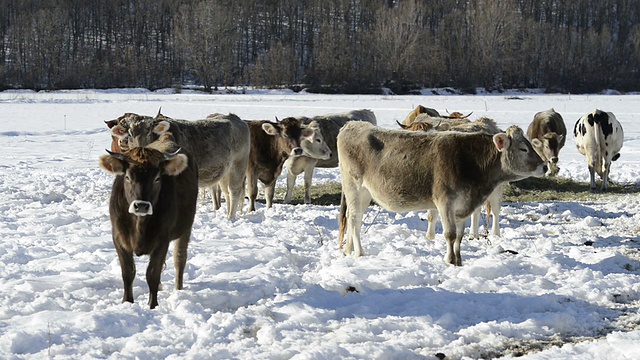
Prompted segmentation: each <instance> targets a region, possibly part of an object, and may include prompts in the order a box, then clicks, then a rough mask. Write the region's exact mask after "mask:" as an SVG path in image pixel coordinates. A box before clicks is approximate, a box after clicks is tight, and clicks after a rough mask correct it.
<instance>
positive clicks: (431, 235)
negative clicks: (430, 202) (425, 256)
mask: <svg viewBox="0 0 640 360" xmlns="http://www.w3.org/2000/svg"><path fill="white" fill-rule="evenodd" d="M436 221H438V210H435V209H430V210H427V239H429V240H433V239H435V238H436Z"/></svg>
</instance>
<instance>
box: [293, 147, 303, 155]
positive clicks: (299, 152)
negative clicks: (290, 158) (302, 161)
mask: <svg viewBox="0 0 640 360" xmlns="http://www.w3.org/2000/svg"><path fill="white" fill-rule="evenodd" d="M291 153H292V154H293V155H294V156H300V155H302V148H299V147H298V148H295V149H293V150H292V151H291Z"/></svg>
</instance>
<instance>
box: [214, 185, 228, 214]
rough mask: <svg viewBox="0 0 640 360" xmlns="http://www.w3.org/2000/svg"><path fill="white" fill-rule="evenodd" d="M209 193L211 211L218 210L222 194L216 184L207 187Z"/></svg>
mask: <svg viewBox="0 0 640 360" xmlns="http://www.w3.org/2000/svg"><path fill="white" fill-rule="evenodd" d="M209 191H211V199H212V201H213V209H214V210H218V209H220V207H221V206H222V192H221V189H220V186H218V184H213V185H211V186H210V187H209ZM227 198H228V197H227Z"/></svg>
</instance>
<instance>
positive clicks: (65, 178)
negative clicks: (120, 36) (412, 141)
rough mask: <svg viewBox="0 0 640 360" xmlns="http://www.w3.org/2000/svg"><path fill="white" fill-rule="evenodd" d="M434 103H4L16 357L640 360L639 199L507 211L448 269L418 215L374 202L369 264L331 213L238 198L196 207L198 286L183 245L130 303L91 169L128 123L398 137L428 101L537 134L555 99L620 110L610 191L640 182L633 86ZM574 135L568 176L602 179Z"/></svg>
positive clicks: (167, 99)
mask: <svg viewBox="0 0 640 360" xmlns="http://www.w3.org/2000/svg"><path fill="white" fill-rule="evenodd" d="M431 93H432V92H425V94H426V95H424V96H392V95H384V96H365V95H313V94H307V93H299V94H294V93H291V92H287V91H278V92H266V91H255V90H251V89H249V90H247V93H246V94H238V95H236V94H226V95H206V94H199V93H196V92H194V91H191V92H188V91H184V92H183V93H182V94H172V93H171V91H158V92H149V91H145V90H142V89H134V90H123V89H114V90H110V91H97V90H82V91H58V92H33V91H7V92H1V93H0V114H2V118H1V120H0V139H1V140H2V142H3V143H4V146H5V148H4V151H3V153H2V155H0V168H1V169H2V170H1V172H0V198H1V199H2V200H1V201H0V236H1V237H2V240H3V241H2V242H0V335H1V337H0V353H1V354H3V355H2V357H3V358H7V359H41V358H55V359H67V358H74V359H75V358H98V359H137V358H140V359H158V358H168V359H178V358H193V359H195V358H197V359H203V358H209V359H223V358H225V359H226V358H238V359H336V358H344V359H359V358H373V359H436V358H437V356H436V355H437V354H444V355H446V356H447V358H449V359H464V358H494V357H506V358H514V357H519V358H522V359H563V358H571V359H601V358H602V359H603V358H617V359H633V358H638V354H640V326H639V324H640V314H639V313H638V306H639V301H640V276H639V275H640V252H639V249H640V246H639V245H638V242H639V241H640V198H639V197H638V195H637V194H618V195H615V194H595V195H592V196H591V197H590V200H589V201H585V202H565V201H556V202H540V203H505V204H504V206H503V208H502V213H501V223H500V226H501V230H502V237H489V238H486V239H482V240H468V239H465V240H463V245H462V257H463V266H462V267H454V266H451V265H448V264H446V263H444V261H443V256H444V254H445V242H444V238H443V236H442V233H441V232H442V230H441V227H440V225H438V226H437V236H436V240H435V241H429V240H427V239H426V238H425V232H426V227H427V224H426V221H423V220H422V219H423V218H425V214H424V212H411V213H404V214H396V213H391V212H387V211H384V210H381V209H380V208H379V207H376V206H372V207H370V208H369V210H368V212H367V213H366V214H365V218H364V223H365V226H364V227H363V232H364V233H363V246H364V250H365V256H363V257H361V258H354V257H351V256H346V257H345V256H343V255H342V254H341V253H340V251H339V250H338V249H337V246H338V244H337V234H338V226H337V221H336V217H337V214H338V207H337V206H318V205H284V204H281V203H276V204H275V205H274V207H273V208H272V209H265V208H264V204H263V203H259V204H258V210H257V211H256V212H254V213H250V214H243V215H241V216H239V218H238V219H236V220H233V221H230V220H227V219H226V217H225V212H226V210H225V209H224V206H223V208H222V209H220V210H219V211H213V210H212V205H211V202H210V201H206V202H199V203H198V209H197V214H196V219H195V223H194V231H193V238H192V241H191V243H190V246H189V259H188V261H187V268H186V271H185V289H184V290H182V291H176V290H174V289H173V284H174V278H175V271H174V269H173V264H172V259H171V257H170V256H171V254H169V257H168V258H167V264H166V269H165V270H164V271H163V274H162V282H163V285H164V289H163V290H162V291H160V293H159V306H158V308H156V309H154V310H150V309H149V308H148V305H147V299H148V288H147V285H146V281H145V277H144V272H145V269H146V264H147V261H148V259H147V257H141V258H137V259H136V263H137V264H138V268H137V277H136V280H135V282H134V298H135V303H133V304H129V303H121V299H122V294H123V289H122V280H121V277H120V266H119V263H118V260H117V255H116V252H115V250H114V248H113V244H112V241H111V226H110V223H109V215H108V196H109V193H110V189H111V183H112V181H113V177H112V176H111V175H109V174H107V173H105V172H104V171H102V170H101V169H100V168H99V167H98V161H97V160H98V157H99V156H100V155H101V154H103V153H104V150H103V149H105V148H109V145H110V141H111V139H110V136H109V132H108V129H107V128H106V126H105V125H104V123H103V121H104V120H109V119H114V118H116V117H118V116H120V115H122V114H123V113H125V112H136V113H141V114H148V115H155V114H156V113H157V112H158V109H159V108H162V113H163V114H165V115H167V116H170V117H176V118H185V119H196V118H203V117H204V116H206V115H207V114H209V113H214V112H221V113H226V112H233V113H236V114H238V115H239V116H240V117H242V118H246V119H274V117H278V118H283V117H286V116H295V115H307V116H309V115H317V114H324V113H333V112H340V111H346V110H351V109H359V108H369V109H372V110H373V111H374V112H375V114H376V116H377V117H378V122H379V124H380V125H381V126H383V127H387V128H394V127H396V124H395V120H399V121H402V120H403V119H404V117H405V116H406V114H407V113H408V112H409V111H410V110H411V109H413V108H414V107H415V106H416V105H418V104H423V105H425V106H429V107H433V108H436V109H438V110H439V111H442V112H444V111H445V110H448V111H451V112H453V111H460V112H463V113H469V112H472V111H473V115H472V118H475V117H478V116H489V117H492V118H494V119H495V120H496V121H497V123H498V125H499V126H501V127H502V128H506V127H507V126H508V125H512V124H516V125H519V126H521V127H523V128H524V129H526V126H527V125H528V124H529V122H530V121H531V119H532V118H533V114H534V113H535V112H537V111H540V110H544V109H548V108H550V107H554V108H555V109H556V110H557V111H558V112H560V113H561V114H562V115H563V117H564V119H565V122H566V124H567V128H568V129H569V131H570V132H571V130H572V129H573V124H574V123H575V121H576V120H577V119H578V118H579V117H580V116H581V115H582V114H585V113H587V112H590V111H592V110H593V109H594V108H596V107H597V108H601V109H604V110H607V111H612V112H613V113H615V114H616V116H617V117H618V120H619V121H620V122H621V124H622V126H623V127H624V131H625V142H624V146H623V148H622V156H621V157H620V159H619V160H618V161H617V162H615V163H614V165H613V167H612V171H611V178H612V180H613V181H614V182H616V183H626V184H636V185H637V184H638V183H640V174H639V171H640V166H639V165H640V125H639V124H640V122H639V121H638V120H639V119H638V117H639V116H640V115H638V114H640V96H638V95H558V94H540V93H537V92H523V93H507V94H500V95H496V94H487V93H479V94H478V95H429V94H431ZM440 93H446V92H444V91H443V92H440ZM569 137H570V138H571V139H569V140H568V141H567V145H566V146H565V148H564V149H563V150H562V152H561V154H560V163H559V166H560V168H561V170H560V173H559V176H561V177H567V178H572V179H575V180H578V181H588V171H587V168H586V163H585V160H584V158H583V157H582V156H581V155H580V154H578V152H577V150H576V148H575V146H574V144H573V140H572V138H573V136H572V135H569ZM339 178H340V174H339V171H338V169H318V170H317V171H316V176H315V177H314V181H315V182H324V181H339ZM298 183H299V184H301V183H302V181H301V180H299V181H298ZM278 186H280V187H284V186H285V179H284V177H281V178H280V179H279V183H278ZM245 209H246V202H245ZM364 229H366V231H365V230H364ZM521 355H523V356H521Z"/></svg>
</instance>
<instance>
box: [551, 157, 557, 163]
mask: <svg viewBox="0 0 640 360" xmlns="http://www.w3.org/2000/svg"><path fill="white" fill-rule="evenodd" d="M551 162H552V163H554V164H555V163H557V162H558V157H557V156H554V157H552V158H551Z"/></svg>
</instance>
